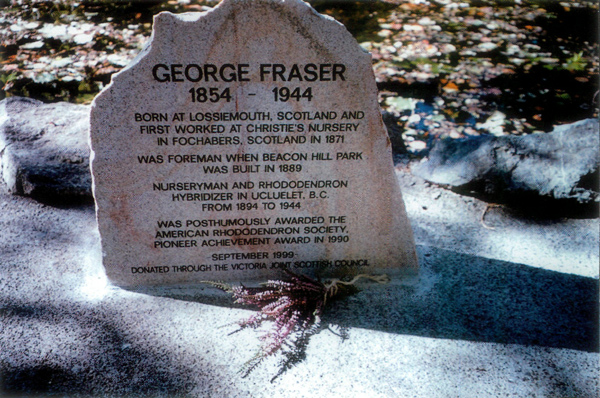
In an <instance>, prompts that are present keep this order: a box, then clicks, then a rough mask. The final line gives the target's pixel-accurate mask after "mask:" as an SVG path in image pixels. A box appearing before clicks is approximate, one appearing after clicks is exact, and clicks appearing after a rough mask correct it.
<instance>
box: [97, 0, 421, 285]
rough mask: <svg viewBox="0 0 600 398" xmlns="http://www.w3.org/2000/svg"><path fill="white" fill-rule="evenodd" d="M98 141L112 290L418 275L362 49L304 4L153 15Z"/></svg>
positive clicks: (265, 1)
mask: <svg viewBox="0 0 600 398" xmlns="http://www.w3.org/2000/svg"><path fill="white" fill-rule="evenodd" d="M91 148H92V155H91V159H92V160H91V164H92V171H93V182H94V196H95V200H96V208H97V218H98V225H99V230H100V235H101V241H102V250H103V261H104V265H105V268H106V271H107V275H108V276H109V278H110V279H111V280H112V281H113V282H114V283H115V284H117V285H120V286H141V285H148V286H149V285H155V286H156V285H172V284H191V283H196V282H198V281H201V280H207V279H212V280H215V279H216V280H238V281H241V280H264V279H265V278H270V277H275V276H280V274H281V273H282V270H283V269H285V268H287V269H290V270H291V271H293V272H296V273H304V274H311V275H315V274H316V275H322V276H327V275H328V276H339V275H351V274H357V273H372V272H375V271H376V270H378V269H387V270H388V271H389V270H390V269H394V270H400V271H414V270H415V269H416V268H417V260H416V254H415V247H414V240H413V236H412V230H411V227H410V224H409V222H408V220H407V217H406V213H405V209H404V204H403V201H402V197H401V194H400V190H399V186H398V182H397V180H396V177H395V174H394V169H393V164H392V158H391V146H390V142H389V139H388V137H387V135H386V131H385V127H384V124H383V122H382V119H381V114H380V111H379V106H378V103H377V88H376V85H375V79H374V76H373V72H372V69H371V57H370V55H369V54H368V53H366V52H364V51H363V50H362V49H361V48H360V47H359V46H358V44H357V43H356V41H355V40H354V38H353V37H352V36H351V34H350V33H349V32H348V31H347V30H346V29H345V27H344V26H343V25H341V24H339V23H338V22H336V21H334V20H333V19H331V18H329V17H326V16H322V15H319V14H318V13H317V12H316V11H314V10H313V9H312V8H311V7H310V6H309V5H308V4H306V3H304V2H302V1H300V0H282V1H273V0H253V1H249V0H224V1H223V2H221V3H220V4H219V5H218V6H217V7H215V8H214V9H212V10H211V11H208V12H202V13H185V14H180V15H174V14H171V13H161V14H159V15H157V16H156V17H155V20H154V28H153V33H152V37H151V39H150V42H149V43H148V45H147V46H146V47H145V48H144V50H143V51H142V52H141V54H140V55H139V56H138V57H137V58H136V59H135V60H134V61H133V62H132V63H131V64H130V65H129V66H127V67H126V68H125V69H123V70H122V71H121V72H120V73H118V74H117V75H115V76H113V79H112V82H111V84H110V85H109V86H108V87H107V88H106V89H105V90H104V91H103V92H102V93H101V94H99V95H98V97H97V98H96V99H95V101H94V103H93V105H92V111H91Z"/></svg>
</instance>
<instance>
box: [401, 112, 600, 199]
mask: <svg viewBox="0 0 600 398" xmlns="http://www.w3.org/2000/svg"><path fill="white" fill-rule="evenodd" d="M598 141H599V139H598V121H597V120H594V119H586V120H582V121H579V122H577V123H573V124H569V125H563V126H558V127H556V128H555V129H554V131H552V132H550V133H547V134H533V135H528V136H504V137H493V136H482V137H473V138H467V139H460V140H450V139H448V140H440V141H438V142H437V143H436V144H435V146H434V147H433V149H432V150H431V153H430V154H429V157H428V158H427V159H425V160H424V161H423V162H421V163H420V164H418V165H415V166H414V167H413V169H412V171H413V174H415V175H417V176H419V177H422V178H424V179H426V180H428V181H431V182H434V183H436V184H440V185H446V186H449V187H451V188H453V189H454V190H458V191H461V192H469V193H474V194H476V195H480V196H485V197H487V198H489V199H491V200H494V201H497V202H503V201H509V202H513V203H514V202H518V201H525V200H526V201H531V199H534V202H535V199H541V200H547V199H551V200H557V201H559V202H562V203H566V202H569V203H573V204H587V205H592V206H595V204H596V203H597V202H598V200H599V193H598V163H599V162H598V147H599V144H598Z"/></svg>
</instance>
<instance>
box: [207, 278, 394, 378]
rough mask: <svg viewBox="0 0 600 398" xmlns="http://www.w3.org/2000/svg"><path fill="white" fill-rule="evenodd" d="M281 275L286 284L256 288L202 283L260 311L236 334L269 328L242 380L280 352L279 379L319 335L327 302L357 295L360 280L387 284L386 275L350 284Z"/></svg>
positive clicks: (355, 279)
mask: <svg viewBox="0 0 600 398" xmlns="http://www.w3.org/2000/svg"><path fill="white" fill-rule="evenodd" d="M285 272H286V275H287V279H286V280H271V281H268V282H266V283H264V284H262V285H261V286H259V287H245V286H243V285H241V286H230V285H227V284H223V283H218V282H206V283H208V284H211V285H213V286H215V287H217V288H219V289H221V290H224V291H226V292H229V293H231V294H232V295H233V297H234V299H235V302H236V303H239V304H245V305H253V306H257V307H258V308H259V309H260V311H259V312H258V313H256V314H255V315H252V316H251V317H250V318H248V319H245V320H242V321H240V322H239V323H238V325H239V326H240V329H238V330H236V332H237V331H239V330H242V329H245V328H252V329H256V328H258V327H259V326H261V325H262V324H263V322H265V321H270V322H272V324H273V325H272V328H271V330H269V331H268V332H267V333H266V334H264V335H262V336H261V337H260V339H261V340H262V345H261V347H260V349H259V350H258V352H257V353H256V354H255V355H254V356H253V357H252V358H251V359H250V360H249V361H248V362H246V364H245V365H244V367H243V368H242V369H241V371H240V372H241V373H243V375H244V377H245V376H247V375H248V374H250V372H252V370H254V369H255V368H256V367H257V366H258V365H259V364H260V363H261V362H262V361H263V360H264V359H265V358H267V357H268V356H270V355H273V354H275V353H277V352H278V351H282V352H283V354H284V357H285V358H284V361H283V364H282V368H281V371H280V372H279V374H278V375H280V374H281V373H283V372H284V371H285V370H287V369H288V368H289V367H290V366H292V365H293V364H294V363H297V362H299V361H300V360H302V358H303V357H304V354H305V349H306V345H307V342H308V339H309V338H310V336H312V335H313V334H315V333H316V332H318V331H319V328H320V325H321V314H322V313H323V310H324V309H325V306H326V305H327V303H328V302H331V301H332V300H333V299H338V298H341V297H345V296H348V295H350V294H353V293H355V292H357V291H358V289H357V288H356V287H355V283H356V282H357V281H358V280H360V279H362V278H367V279H371V280H374V281H376V282H379V283H386V282H388V281H389V278H388V277H387V276H386V275H379V276H371V275H365V274H361V275H357V276H356V277H354V278H353V279H352V280H351V281H342V280H339V279H333V280H331V281H328V282H326V283H322V282H319V281H316V280H314V279H312V278H310V277H308V276H305V275H298V274H295V273H293V272H291V271H289V270H286V271H285ZM233 333H235V332H233ZM275 377H277V376H275ZM275 377H274V378H275Z"/></svg>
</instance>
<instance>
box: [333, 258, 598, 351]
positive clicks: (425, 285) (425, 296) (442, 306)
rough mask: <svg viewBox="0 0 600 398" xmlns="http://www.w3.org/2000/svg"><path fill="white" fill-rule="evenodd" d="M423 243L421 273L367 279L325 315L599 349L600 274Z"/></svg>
mask: <svg viewBox="0 0 600 398" xmlns="http://www.w3.org/2000/svg"><path fill="white" fill-rule="evenodd" d="M420 249H421V250H419V252H420V259H419V260H420V264H421V270H420V275H419V276H418V277H417V278H416V279H415V280H413V281H412V282H410V283H409V282H406V281H405V282H404V283H403V282H402V281H401V280H400V281H398V280H396V281H393V282H392V283H390V284H388V285H382V286H381V285H380V286H378V285H375V284H373V285H369V286H365V287H364V289H363V291H361V292H360V293H358V294H356V295H354V296H351V297H348V298H347V299H346V300H343V301H339V302H337V303H336V305H335V306H333V307H331V308H330V310H329V311H328V313H327V314H326V316H324V317H323V320H324V321H326V322H329V323H333V324H337V325H340V326H342V327H359V328H367V329H373V330H379V331H384V332H389V333H401V334H409V335H417V336H424V337H432V338H443V339H458V340H468V341H480V342H495V343H503V344H522V345H536V346H543V347H553V348H568V349H575V350H581V351H587V352H598V280H595V279H592V278H586V277H581V276H577V275H572V274H563V273H559V272H553V271H547V270H544V269H539V268H532V267H529V266H526V265H522V264H514V263H508V262H503V261H499V260H493V259H486V258H481V257H476V256H471V255H467V254H461V253H455V252H449V251H446V250H442V249H438V248H433V247H421V248H420Z"/></svg>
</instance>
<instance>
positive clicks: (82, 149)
mask: <svg viewBox="0 0 600 398" xmlns="http://www.w3.org/2000/svg"><path fill="white" fill-rule="evenodd" d="M88 120H89V107H87V106H83V105H75V104H70V103H65V102H61V103H55V104H44V103H43V102H40V101H36V100H32V99H29V98H20V97H11V98H7V99H5V100H3V101H1V102H0V172H1V176H2V178H3V179H4V181H5V183H6V186H7V188H8V190H9V192H11V193H13V194H18V195H25V196H31V197H34V198H36V199H38V200H41V201H46V202H56V201H61V202H63V201H73V200H76V201H77V200H86V201H87V200H90V199H91V198H92V192H91V175H90V171H89V146H88V131H89V126H88V123H89V122H88Z"/></svg>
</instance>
